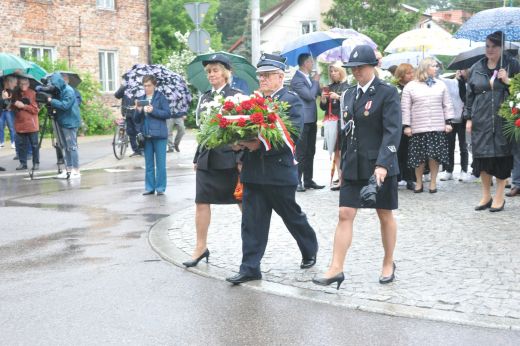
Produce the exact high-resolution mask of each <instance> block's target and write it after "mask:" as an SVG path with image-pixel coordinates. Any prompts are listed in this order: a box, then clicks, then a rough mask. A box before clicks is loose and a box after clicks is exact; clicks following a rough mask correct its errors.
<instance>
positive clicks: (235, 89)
mask: <svg viewBox="0 0 520 346" xmlns="http://www.w3.org/2000/svg"><path fill="white" fill-rule="evenodd" d="M231 90H233V91H236V92H237V93H240V94H244V92H243V91H242V90H240V89H237V88H233V87H232V88H231Z"/></svg>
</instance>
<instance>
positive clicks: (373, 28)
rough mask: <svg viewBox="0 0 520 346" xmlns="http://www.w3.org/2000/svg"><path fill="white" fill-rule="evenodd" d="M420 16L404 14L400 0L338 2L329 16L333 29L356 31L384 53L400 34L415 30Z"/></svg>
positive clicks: (329, 22) (339, 0) (326, 19)
mask: <svg viewBox="0 0 520 346" xmlns="http://www.w3.org/2000/svg"><path fill="white" fill-rule="evenodd" d="M419 16H420V14H419V13H409V12H406V11H404V10H403V9H402V8H401V6H400V2H399V1H396V0H378V1H375V0H374V1H359V0H334V3H333V5H332V8H331V9H330V10H329V11H328V12H327V13H326V14H325V23H326V24H327V25H329V26H331V27H344V28H353V29H355V30H357V31H359V32H361V33H363V34H365V35H367V36H369V37H370V38H372V40H374V42H375V43H377V45H378V46H379V49H380V50H383V49H384V48H385V47H386V46H387V45H388V44H389V43H390V41H392V40H393V39H394V38H395V37H396V36H397V35H399V34H400V33H402V32H405V31H408V30H411V29H412V28H413V27H414V26H415V25H416V24H417V22H418V20H419Z"/></svg>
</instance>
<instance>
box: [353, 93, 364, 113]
mask: <svg viewBox="0 0 520 346" xmlns="http://www.w3.org/2000/svg"><path fill="white" fill-rule="evenodd" d="M362 97H363V89H361V88H358V90H357V95H356V100H355V102H354V107H355V108H356V109H357V105H358V104H359V101H360V100H361V98H362Z"/></svg>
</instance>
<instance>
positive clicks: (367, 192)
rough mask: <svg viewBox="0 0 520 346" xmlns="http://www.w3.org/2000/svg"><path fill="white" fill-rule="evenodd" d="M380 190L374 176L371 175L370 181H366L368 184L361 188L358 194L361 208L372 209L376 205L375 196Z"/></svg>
mask: <svg viewBox="0 0 520 346" xmlns="http://www.w3.org/2000/svg"><path fill="white" fill-rule="evenodd" d="M380 189H381V186H380V185H378V184H377V180H376V176H375V175H372V176H371V177H370V179H368V184H367V185H366V186H363V188H362V189H361V191H360V192H359V197H360V198H361V206H362V207H373V206H375V205H376V195H377V193H378V192H379V190H380Z"/></svg>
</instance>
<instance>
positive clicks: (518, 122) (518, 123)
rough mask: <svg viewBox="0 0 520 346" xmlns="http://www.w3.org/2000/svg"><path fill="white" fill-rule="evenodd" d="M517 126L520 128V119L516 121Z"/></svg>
mask: <svg viewBox="0 0 520 346" xmlns="http://www.w3.org/2000/svg"><path fill="white" fill-rule="evenodd" d="M515 126H516V127H520V118H518V119H516V121H515Z"/></svg>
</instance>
